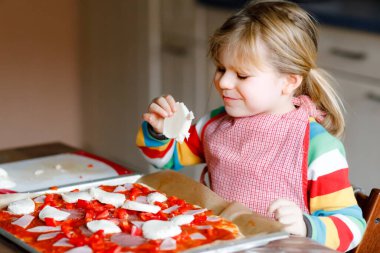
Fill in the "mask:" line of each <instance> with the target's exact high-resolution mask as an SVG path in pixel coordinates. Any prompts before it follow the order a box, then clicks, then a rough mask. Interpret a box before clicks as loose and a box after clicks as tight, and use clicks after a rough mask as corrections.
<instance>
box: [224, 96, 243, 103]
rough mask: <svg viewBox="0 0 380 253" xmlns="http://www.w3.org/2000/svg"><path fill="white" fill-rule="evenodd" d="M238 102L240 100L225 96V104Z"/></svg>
mask: <svg viewBox="0 0 380 253" xmlns="http://www.w3.org/2000/svg"><path fill="white" fill-rule="evenodd" d="M236 100H240V99H238V98H233V97H227V96H223V101H225V102H229V101H236Z"/></svg>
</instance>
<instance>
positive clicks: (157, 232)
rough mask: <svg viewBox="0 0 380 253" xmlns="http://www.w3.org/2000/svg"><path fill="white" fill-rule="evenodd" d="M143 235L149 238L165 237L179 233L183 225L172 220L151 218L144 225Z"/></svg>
mask: <svg viewBox="0 0 380 253" xmlns="http://www.w3.org/2000/svg"><path fill="white" fill-rule="evenodd" d="M142 232H143V236H144V237H145V238H147V239H153V240H157V239H165V238H168V237H173V236H176V235H179V234H180V233H181V232H182V230H181V227H180V226H178V225H176V224H174V223H173V222H171V221H161V220H149V221H146V222H144V224H143V226H142Z"/></svg>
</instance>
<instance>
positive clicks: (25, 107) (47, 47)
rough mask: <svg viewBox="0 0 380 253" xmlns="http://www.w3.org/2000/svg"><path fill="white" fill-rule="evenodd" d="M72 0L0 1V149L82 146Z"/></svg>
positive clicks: (76, 32) (76, 19) (76, 18)
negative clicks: (58, 144) (60, 144)
mask: <svg viewBox="0 0 380 253" xmlns="http://www.w3.org/2000/svg"><path fill="white" fill-rule="evenodd" d="M78 24H79V13H78V4H77V1H75V0H67V1H48V0H46V1H45V0H43V1H27V0H20V1H0V148H2V149H3V148H9V147H16V146H22V145H30V144H33V143H42V142H49V141H55V140H62V141H65V142H67V143H69V144H72V145H76V146H78V145H82V141H83V138H82V137H83V135H82V129H81V127H82V112H81V93H80V85H81V82H80V73H79V45H80V44H79V28H80V27H79V26H78Z"/></svg>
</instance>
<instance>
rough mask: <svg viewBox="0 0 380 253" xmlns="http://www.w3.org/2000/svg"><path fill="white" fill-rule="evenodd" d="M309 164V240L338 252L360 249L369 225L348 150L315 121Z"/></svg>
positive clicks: (307, 221)
mask: <svg viewBox="0 0 380 253" xmlns="http://www.w3.org/2000/svg"><path fill="white" fill-rule="evenodd" d="M308 164H309V167H308V193H309V196H308V197H309V210H310V215H305V223H306V226H307V228H308V236H309V237H311V238H312V239H314V240H316V241H318V242H320V243H322V244H325V245H326V246H328V247H331V248H333V249H336V250H338V251H347V250H350V249H352V248H354V247H356V246H357V245H358V244H359V242H360V240H361V238H362V236H363V233H364V230H365V227H366V222H365V220H364V219H363V215H362V211H361V209H360V207H359V206H358V205H357V202H356V199H355V196H354V192H353V189H352V187H351V184H350V182H349V178H348V165H347V161H346V158H345V151H344V147H343V145H342V143H341V142H340V141H339V140H338V139H336V138H335V137H333V136H332V135H330V134H329V133H328V132H327V131H326V130H325V129H324V128H323V127H322V126H321V125H320V124H318V123H316V122H315V121H313V120H312V121H311V122H310V144H309V161H308Z"/></svg>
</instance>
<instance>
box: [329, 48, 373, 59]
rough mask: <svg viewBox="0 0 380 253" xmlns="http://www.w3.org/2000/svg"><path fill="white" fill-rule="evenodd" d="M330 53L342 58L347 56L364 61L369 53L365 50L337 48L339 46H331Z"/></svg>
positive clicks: (347, 57)
mask: <svg viewBox="0 0 380 253" xmlns="http://www.w3.org/2000/svg"><path fill="white" fill-rule="evenodd" d="M330 53H331V54H332V55H335V56H338V57H341V58H346V59H349V60H354V61H363V60H365V59H366V58H367V54H366V53H365V52H360V51H351V50H347V49H342V48H337V47H333V48H331V49H330Z"/></svg>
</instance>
